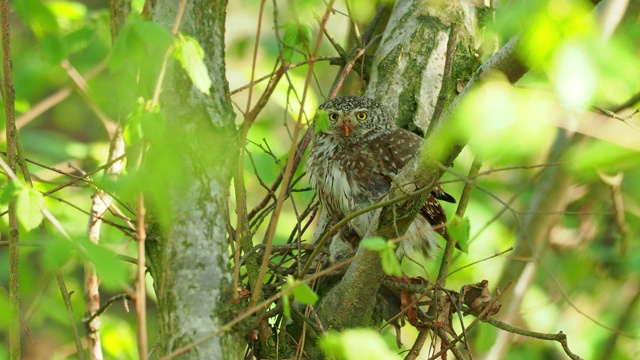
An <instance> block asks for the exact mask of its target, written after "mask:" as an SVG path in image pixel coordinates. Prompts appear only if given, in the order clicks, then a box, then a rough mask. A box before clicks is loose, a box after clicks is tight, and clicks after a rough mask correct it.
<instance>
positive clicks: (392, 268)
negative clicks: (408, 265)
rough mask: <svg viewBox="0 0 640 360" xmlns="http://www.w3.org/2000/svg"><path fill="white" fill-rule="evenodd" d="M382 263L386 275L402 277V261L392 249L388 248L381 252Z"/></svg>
mask: <svg viewBox="0 0 640 360" xmlns="http://www.w3.org/2000/svg"><path fill="white" fill-rule="evenodd" d="M380 262H381V263H382V270H384V273H385V274H387V275H390V276H397V277H400V276H402V269H401V268H400V261H399V260H398V256H397V255H396V252H395V251H394V250H393V249H392V248H389V247H387V248H386V249H384V250H383V251H380Z"/></svg>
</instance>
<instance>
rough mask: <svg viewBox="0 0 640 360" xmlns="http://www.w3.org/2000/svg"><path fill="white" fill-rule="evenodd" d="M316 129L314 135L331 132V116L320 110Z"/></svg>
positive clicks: (317, 114) (317, 115)
mask: <svg viewBox="0 0 640 360" xmlns="http://www.w3.org/2000/svg"><path fill="white" fill-rule="evenodd" d="M314 124H315V129H314V130H313V133H314V134H317V133H320V132H325V131H327V130H329V127H330V122H329V114H327V112H326V111H324V110H318V112H317V113H316V121H315V123H314Z"/></svg>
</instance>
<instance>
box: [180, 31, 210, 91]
mask: <svg viewBox="0 0 640 360" xmlns="http://www.w3.org/2000/svg"><path fill="white" fill-rule="evenodd" d="M173 56H174V57H175V58H176V59H177V60H178V61H180V64H182V68H183V69H184V70H185V71H186V72H187V75H189V78H190V79H191V81H192V82H193V85H195V87H196V88H197V89H198V90H200V91H201V92H202V93H204V94H207V95H209V93H210V89H211V77H210V76H209V71H208V70H207V66H206V65H205V64H204V61H203V59H204V51H203V50H202V48H201V47H200V44H199V43H198V41H197V40H196V39H194V38H192V37H189V36H183V35H179V36H178V39H176V41H175V50H174V51H173Z"/></svg>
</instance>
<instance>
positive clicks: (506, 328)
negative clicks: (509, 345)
mask: <svg viewBox="0 0 640 360" xmlns="http://www.w3.org/2000/svg"><path fill="white" fill-rule="evenodd" d="M481 320H482V321H484V322H486V323H489V324H491V325H493V326H495V327H497V328H498V329H502V330H504V331H508V332H510V333H513V334H518V335H522V336H527V337H532V338H535V339H541V340H553V341H557V342H559V343H560V344H562V348H563V349H564V352H565V353H566V354H567V355H568V356H569V357H570V358H571V359H573V360H582V358H581V357H580V356H578V355H576V354H574V353H573V352H571V350H569V347H568V345H567V335H565V334H564V333H563V332H562V331H560V332H559V333H557V334H545V333H539V332H535V331H529V330H525V329H521V328H518V327H515V326H512V325H509V324H507V323H504V322H502V321H500V320H496V319H494V318H488V319H481Z"/></svg>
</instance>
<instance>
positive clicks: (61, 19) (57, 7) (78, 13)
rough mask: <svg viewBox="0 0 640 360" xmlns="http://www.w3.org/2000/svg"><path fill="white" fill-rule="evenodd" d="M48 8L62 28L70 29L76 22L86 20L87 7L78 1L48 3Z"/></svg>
mask: <svg viewBox="0 0 640 360" xmlns="http://www.w3.org/2000/svg"><path fill="white" fill-rule="evenodd" d="M46 5H47V7H48V8H49V9H50V10H51V12H52V13H53V14H54V15H55V16H56V18H57V20H58V23H59V24H60V26H61V27H62V28H65V29H66V28H69V27H70V26H71V24H72V23H73V22H74V21H79V20H82V19H84V18H85V16H86V14H87V6H86V5H84V4H82V3H81V2H76V1H47V2H46Z"/></svg>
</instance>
